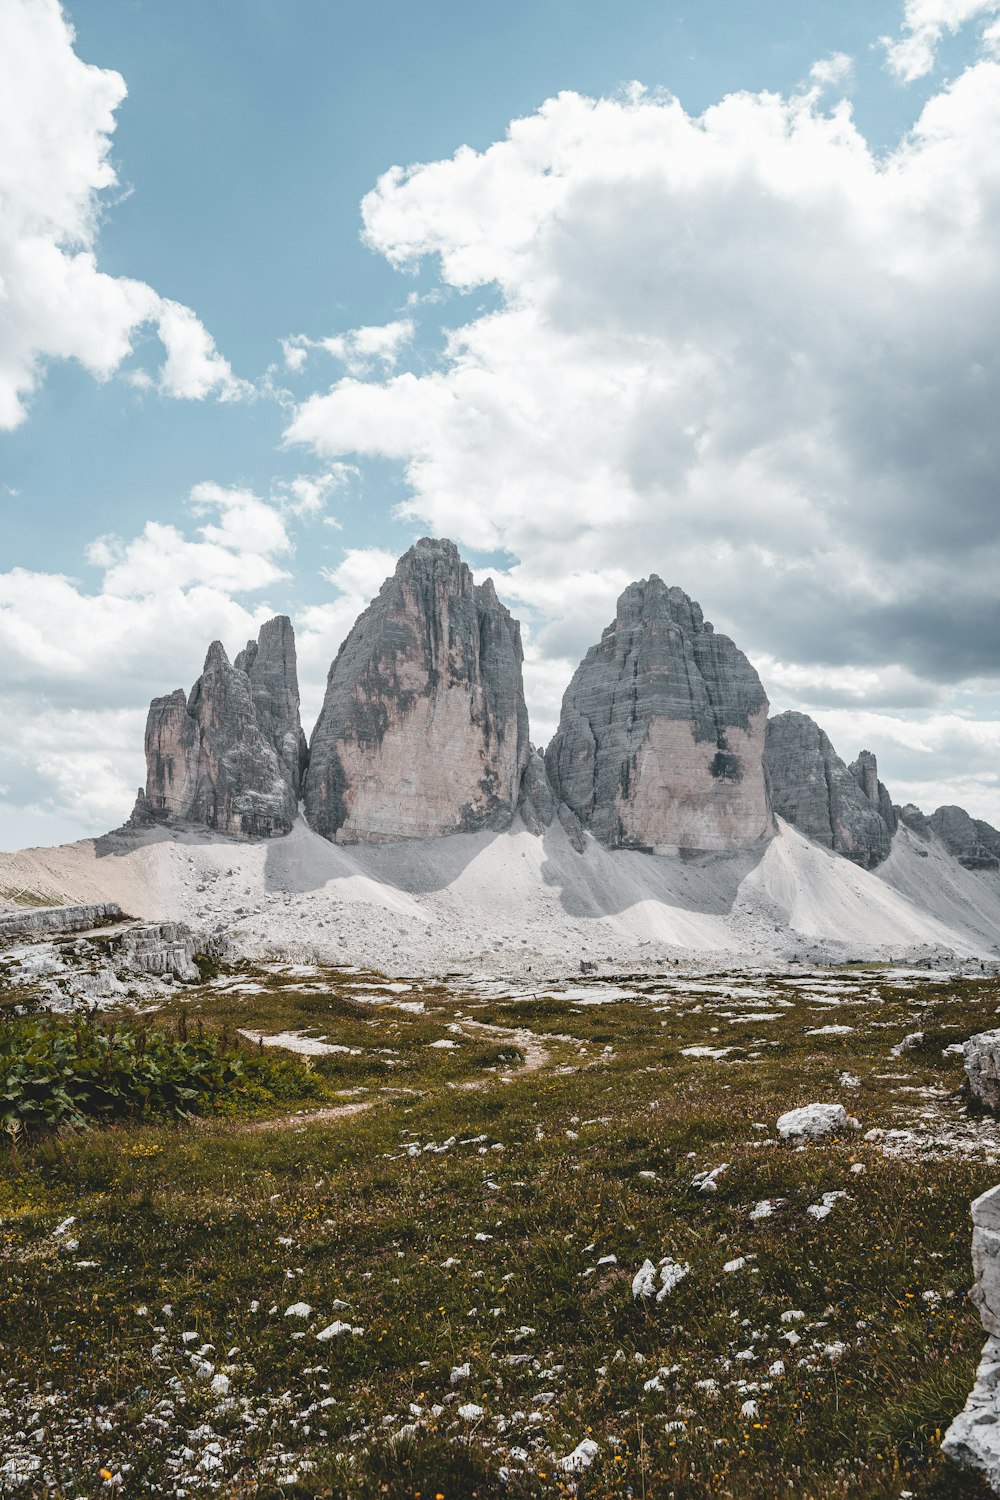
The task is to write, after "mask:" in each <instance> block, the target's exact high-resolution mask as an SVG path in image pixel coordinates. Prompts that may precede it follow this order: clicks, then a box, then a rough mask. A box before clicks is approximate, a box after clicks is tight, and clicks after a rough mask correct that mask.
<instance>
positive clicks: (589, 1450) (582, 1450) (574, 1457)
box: [556, 1438, 601, 1474]
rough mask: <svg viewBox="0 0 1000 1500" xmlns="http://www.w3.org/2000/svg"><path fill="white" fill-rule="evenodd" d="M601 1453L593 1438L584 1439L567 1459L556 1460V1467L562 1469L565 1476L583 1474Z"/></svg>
mask: <svg viewBox="0 0 1000 1500" xmlns="http://www.w3.org/2000/svg"><path fill="white" fill-rule="evenodd" d="M600 1451H601V1450H600V1448H599V1447H598V1445H597V1444H596V1443H595V1442H594V1439H593V1438H584V1439H583V1442H582V1443H577V1445H576V1447H575V1448H574V1449H573V1452H572V1453H567V1455H566V1457H565V1458H559V1459H556V1467H557V1468H559V1469H562V1471H563V1473H564V1474H582V1473H583V1471H584V1469H589V1468H590V1466H591V1464H592V1463H593V1462H594V1459H595V1458H596V1457H597V1455H598V1453H599V1452H600Z"/></svg>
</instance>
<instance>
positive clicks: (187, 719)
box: [133, 619, 304, 838]
mask: <svg viewBox="0 0 1000 1500" xmlns="http://www.w3.org/2000/svg"><path fill="white" fill-rule="evenodd" d="M303 746H304V741H303V737H302V730H301V727H300V725H299V716H298V682H297V679H296V673H295V646H294V639H293V638H292V636H291V625H290V623H289V622H288V621H287V620H282V619H278V620H271V621H269V622H268V623H267V624H266V625H264V626H263V627H262V628H261V632H260V636H259V637H258V640H257V641H254V642H250V643H249V644H248V646H247V648H246V649H245V650H244V651H242V652H241V653H240V655H239V656H238V657H237V659H236V664H235V665H232V664H230V661H229V657H228V656H227V654H226V651H225V648H224V647H223V645H222V643H221V641H213V642H212V644H211V646H209V648H208V654H207V655H206V657H205V666H204V669H203V670H202V674H201V676H200V677H199V678H198V680H197V682H195V684H194V686H193V687H192V689H191V693H190V695H186V694H185V693H184V691H183V689H181V688H178V689H176V691H175V692H173V693H170V694H168V695H167V696H166V697H163V698H154V699H153V701H152V703H151V705H150V709H149V715H148V717H147V720H146V788H145V794H144V797H140V799H139V801H138V802H137V805H136V811H135V813H134V814H133V820H134V822H136V823H141V822H143V821H148V820H149V819H153V820H155V821H159V822H172V821H184V822H190V823H196V824H202V825H203V826H205V827H208V828H214V829H217V830H218V831H219V832H220V833H227V834H230V835H232V836H234V837H237V838H252V837H272V836H273V835H275V834H281V833H287V832H288V831H289V830H290V828H291V826H292V823H293V822H294V819H295V813H296V805H297V800H298V794H299V787H300V784H301V762H300V761H299V759H298V756H299V754H300V747H303Z"/></svg>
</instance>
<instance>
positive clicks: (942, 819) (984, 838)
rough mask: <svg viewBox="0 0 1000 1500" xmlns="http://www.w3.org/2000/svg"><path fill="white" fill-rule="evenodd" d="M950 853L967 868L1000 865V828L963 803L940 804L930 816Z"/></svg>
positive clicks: (928, 821) (929, 824)
mask: <svg viewBox="0 0 1000 1500" xmlns="http://www.w3.org/2000/svg"><path fill="white" fill-rule="evenodd" d="M927 824H928V827H929V828H930V830H931V832H932V833H935V834H937V836H938V838H939V839H940V840H941V842H942V843H943V844H944V846H945V848H946V849H947V850H948V853H949V854H953V855H954V856H955V858H956V859H957V860H958V862H959V864H961V865H964V866H965V868H966V869H967V870H996V869H1000V832H998V831H997V829H995V828H994V827H993V826H992V824H990V823H986V822H984V820H983V819H982V818H972V817H970V816H969V814H968V813H967V812H966V811H965V808H964V807H939V808H938V810H937V812H933V813H931V815H930V817H929V818H928V819H927Z"/></svg>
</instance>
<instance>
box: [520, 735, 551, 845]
mask: <svg viewBox="0 0 1000 1500" xmlns="http://www.w3.org/2000/svg"><path fill="white" fill-rule="evenodd" d="M556 806H557V804H556V798H555V793H554V792H553V790H552V788H551V786H550V785H549V778H548V775H547V773H546V770H545V761H544V759H543V757H542V754H541V752H540V751H538V750H536V749H535V748H534V746H533V745H529V747H528V763H527V765H526V766H525V768H524V776H523V778H522V780H521V795H520V798H519V799H518V804H517V810H518V812H519V813H520V814H521V821H522V822H523V824H524V826H525V828H527V830H528V832H529V833H536V834H538V833H544V831H545V829H546V828H548V827H550V825H551V823H552V820H553V819H554V818H555V815H556Z"/></svg>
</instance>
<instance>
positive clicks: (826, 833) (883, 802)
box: [765, 712, 896, 869]
mask: <svg viewBox="0 0 1000 1500" xmlns="http://www.w3.org/2000/svg"><path fill="white" fill-rule="evenodd" d="M765 761H766V764H767V770H768V776H769V778H770V783H771V799H772V801H773V804H774V810H775V812H776V813H778V814H779V816H780V817H782V818H785V819H787V821H788V822H789V823H794V825H795V827H796V828H798V829H800V830H801V831H802V832H803V833H804V834H805V835H806V836H807V837H808V838H811V839H815V840H816V842H817V843H819V844H824V845H825V846H826V848H827V849H833V850H834V851H835V852H836V853H837V854H842V855H844V856H845V858H847V859H851V860H853V861H854V862H855V863H856V864H859V865H864V866H866V867H867V868H869V869H870V868H871V867H872V866H874V865H877V864H880V863H881V861H882V860H883V859H885V858H886V856H887V855H888V853H889V849H890V847H891V844H892V835H893V833H894V832H895V831H896V813H895V811H894V809H893V806H892V799H891V798H890V796H889V793H888V792H887V791H886V789H885V787H884V786H883V785H882V783H881V782H880V781H879V779H878V766H877V764H876V761H875V757H874V755H872V754H871V752H870V751H868V750H863V751H862V752H861V755H860V756H859V757H858V759H857V760H856V761H855V763H854V764H853V765H852V766H851V767H850V768H848V767H847V766H846V765H845V764H844V762H843V761H842V760H841V758H840V756H839V755H838V754H837V752H836V750H834V748H833V746H832V745H831V743H830V741H829V739H828V737H827V736H826V734H824V732H823V730H822V729H820V727H819V725H818V724H816V723H815V722H814V721H813V720H812V719H810V718H809V716H808V714H799V713H791V712H789V713H783V714H777V715H775V717H774V718H773V719H771V720H770V722H769V723H768V726H767V745H766V749H765Z"/></svg>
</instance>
